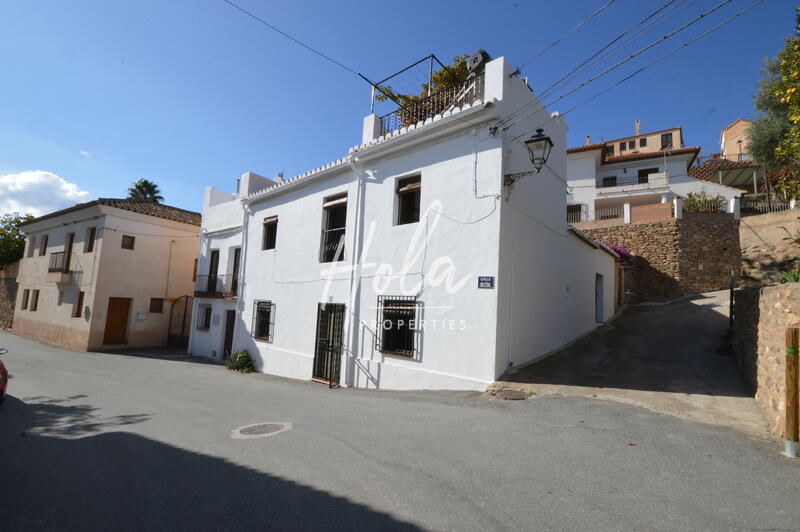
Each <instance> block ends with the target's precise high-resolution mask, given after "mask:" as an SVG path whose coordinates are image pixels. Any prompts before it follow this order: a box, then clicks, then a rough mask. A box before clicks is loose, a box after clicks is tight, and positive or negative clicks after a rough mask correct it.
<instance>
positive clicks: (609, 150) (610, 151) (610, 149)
mask: <svg viewBox="0 0 800 532" xmlns="http://www.w3.org/2000/svg"><path fill="white" fill-rule="evenodd" d="M613 156H614V145H613V144H609V145H608V146H606V157H613Z"/></svg>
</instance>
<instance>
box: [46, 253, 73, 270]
mask: <svg viewBox="0 0 800 532" xmlns="http://www.w3.org/2000/svg"><path fill="white" fill-rule="evenodd" d="M47 271H48V272H67V271H69V270H67V254H66V253H64V252H63V251H57V252H56V253H51V254H50V263H49V264H48V266H47Z"/></svg>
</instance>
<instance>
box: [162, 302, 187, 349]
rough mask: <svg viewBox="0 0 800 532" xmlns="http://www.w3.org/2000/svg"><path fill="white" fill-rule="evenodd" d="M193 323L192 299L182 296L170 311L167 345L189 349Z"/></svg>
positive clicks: (173, 303)
mask: <svg viewBox="0 0 800 532" xmlns="http://www.w3.org/2000/svg"><path fill="white" fill-rule="evenodd" d="M191 323H192V297H191V296H181V297H179V298H177V299H176V300H175V301H173V302H172V305H171V306H170V309H169V331H168V333H167V345H168V346H170V347H180V348H181V349H186V348H187V347H189V326H190V324H191Z"/></svg>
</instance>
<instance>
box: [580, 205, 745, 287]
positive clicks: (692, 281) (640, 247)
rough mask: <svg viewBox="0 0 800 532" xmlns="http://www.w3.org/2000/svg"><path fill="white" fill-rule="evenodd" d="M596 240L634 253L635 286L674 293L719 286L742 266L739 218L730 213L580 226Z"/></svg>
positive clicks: (728, 282)
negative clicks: (622, 247)
mask: <svg viewBox="0 0 800 532" xmlns="http://www.w3.org/2000/svg"><path fill="white" fill-rule="evenodd" d="M582 230H583V232H584V233H586V234H587V235H589V236H591V237H592V238H594V239H595V240H597V241H599V242H603V243H605V244H616V245H623V246H625V247H626V248H627V249H628V250H629V251H630V252H631V253H633V254H634V255H635V256H636V262H635V264H634V268H633V277H634V290H635V291H636V292H637V293H640V294H643V295H668V296H675V295H681V294H690V293H702V292H710V291H714V290H722V289H725V288H727V287H728V286H729V284H730V278H731V271H732V270H733V272H734V273H735V274H736V275H738V272H739V271H740V267H741V250H740V247H739V221H738V220H736V219H734V218H733V216H731V215H729V214H716V213H707V214H706V213H703V214H685V215H684V219H683V220H675V219H671V220H667V221H663V222H655V223H641V224H631V225H616V226H613V227H605V228H584V229H582Z"/></svg>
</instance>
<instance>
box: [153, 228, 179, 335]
mask: <svg viewBox="0 0 800 532" xmlns="http://www.w3.org/2000/svg"><path fill="white" fill-rule="evenodd" d="M174 244H175V240H170V242H169V259H167V282H166V283H164V303H166V302H167V300H168V299H169V273H170V269H171V268H172V246H173V245H174ZM162 311H163V309H162ZM185 315H186V313H185V312H184V316H185ZM149 317H150V316H148V318H149ZM162 318H163V314H162ZM171 318H172V313H170V319H169V320H167V338H166V344H167V345H169V328H170V325H172V323H171V321H172V319H171Z"/></svg>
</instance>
